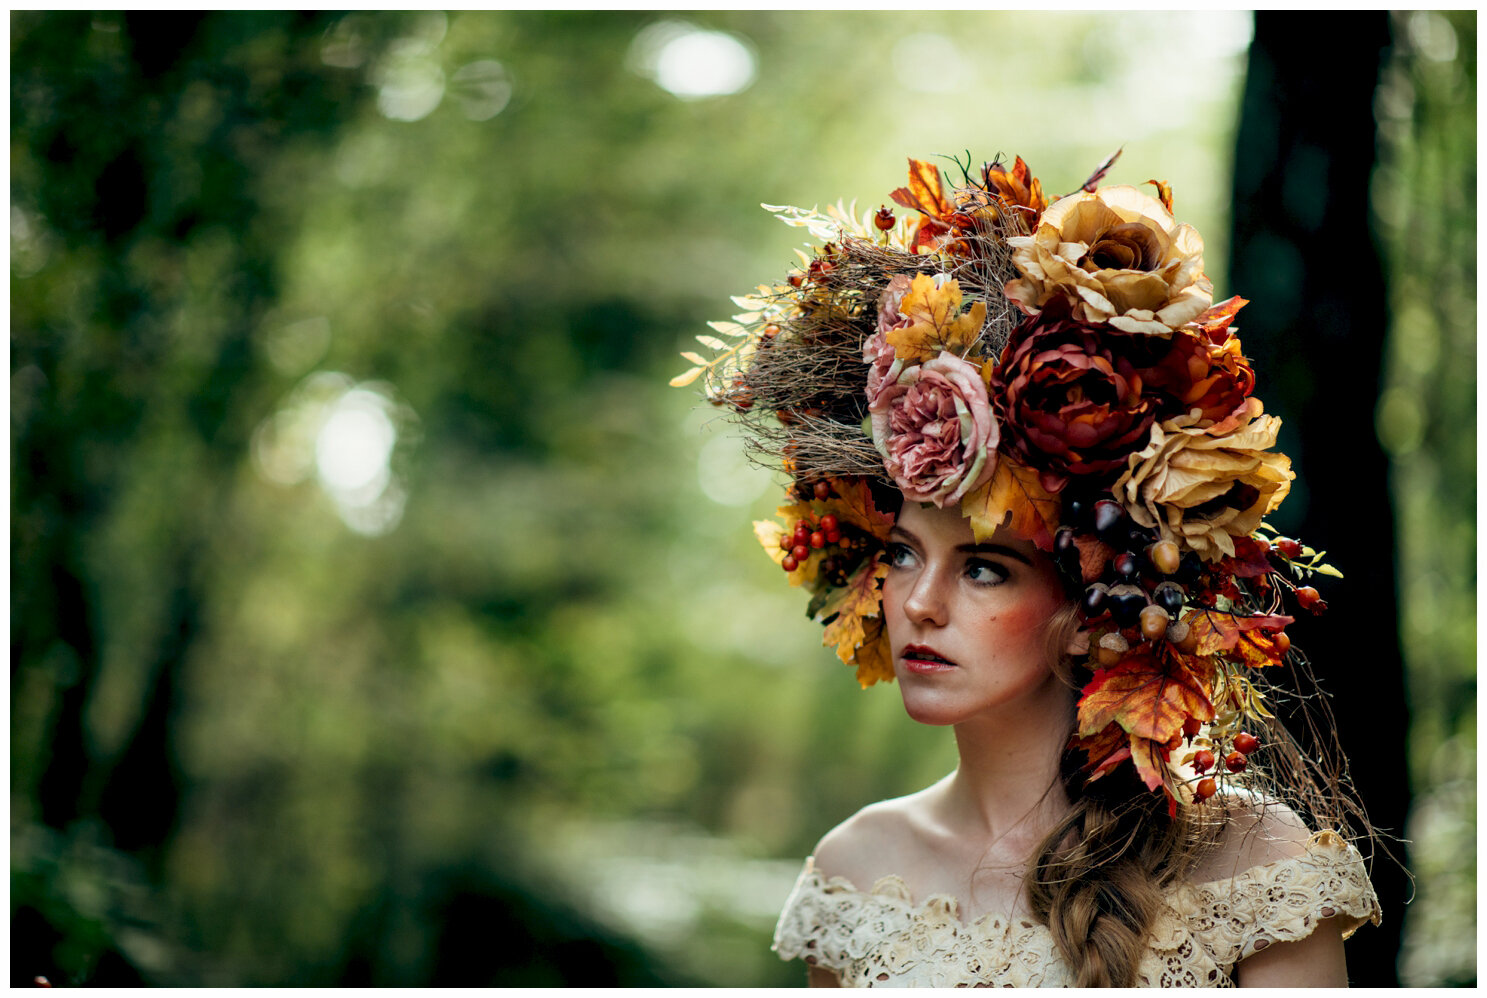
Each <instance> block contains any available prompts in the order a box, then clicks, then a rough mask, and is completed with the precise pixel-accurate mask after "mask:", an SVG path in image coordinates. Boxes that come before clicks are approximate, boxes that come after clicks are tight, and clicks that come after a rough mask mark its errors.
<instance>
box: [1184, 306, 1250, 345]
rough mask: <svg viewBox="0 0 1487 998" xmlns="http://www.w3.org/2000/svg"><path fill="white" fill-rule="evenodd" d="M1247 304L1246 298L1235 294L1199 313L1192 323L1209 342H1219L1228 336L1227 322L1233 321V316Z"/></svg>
mask: <svg viewBox="0 0 1487 998" xmlns="http://www.w3.org/2000/svg"><path fill="white" fill-rule="evenodd" d="M1248 304H1249V299H1248V298H1241V297H1239V296H1238V295H1235V296H1234V297H1233V298H1228V299H1226V300H1224V301H1221V302H1219V303H1218V304H1216V305H1214V306H1213V307H1212V308H1209V309H1208V310H1207V311H1204V312H1202V313H1200V314H1199V315H1198V317H1197V318H1195V319H1194V320H1193V325H1195V326H1197V327H1198V328H1199V329H1201V330H1202V331H1203V332H1204V333H1205V334H1206V335H1207V336H1208V341H1209V342H1210V343H1213V344H1214V345H1218V344H1221V343H1223V342H1224V340H1225V339H1226V338H1227V336H1228V330H1229V324H1230V323H1232V322H1233V321H1234V316H1236V315H1238V314H1239V310H1240V309H1241V308H1244V306H1246V305H1248Z"/></svg>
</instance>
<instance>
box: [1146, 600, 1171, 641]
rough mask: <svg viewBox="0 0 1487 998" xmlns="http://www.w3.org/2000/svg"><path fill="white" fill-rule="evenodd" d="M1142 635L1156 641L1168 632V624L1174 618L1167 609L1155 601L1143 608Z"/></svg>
mask: <svg viewBox="0 0 1487 998" xmlns="http://www.w3.org/2000/svg"><path fill="white" fill-rule="evenodd" d="M1140 617H1141V636H1142V637H1143V638H1145V639H1146V640H1148V641H1155V640H1156V639H1157V638H1160V637H1162V636H1163V635H1164V634H1166V633H1167V626H1168V625H1169V624H1170V623H1171V622H1172V618H1171V617H1170V616H1169V615H1168V613H1167V611H1166V610H1164V609H1162V608H1161V607H1159V606H1157V605H1156V604H1155V603H1152V604H1150V605H1149V606H1146V607H1144V608H1143V609H1142V610H1141V614H1140Z"/></svg>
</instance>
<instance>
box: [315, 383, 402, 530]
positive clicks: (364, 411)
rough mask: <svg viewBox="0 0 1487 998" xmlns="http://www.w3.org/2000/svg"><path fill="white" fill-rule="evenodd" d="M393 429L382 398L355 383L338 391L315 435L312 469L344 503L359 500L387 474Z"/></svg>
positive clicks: (368, 497) (373, 493)
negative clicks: (336, 397) (344, 390)
mask: <svg viewBox="0 0 1487 998" xmlns="http://www.w3.org/2000/svg"><path fill="white" fill-rule="evenodd" d="M397 439H398V431H397V429H396V428H395V427H394V426H393V425H392V419H391V418H389V417H388V414H387V400H386V399H384V398H383V397H382V396H381V395H378V394H376V393H374V392H369V391H366V390H365V389H361V388H357V389H353V390H352V391H349V392H347V393H346V394H345V395H342V396H341V398H340V399H339V400H337V401H336V402H335V404H333V405H332V406H331V408H330V411H329V413H327V414H326V417H325V422H324V423H323V424H322V425H321V427H320V432H319V434H317V435H316V437H315V470H316V472H317V473H318V474H319V476H320V481H321V483H322V484H324V485H325V487H326V489H327V491H329V492H330V493H331V494H332V495H334V496H336V497H337V498H338V499H341V500H342V501H344V502H347V504H348V505H354V506H365V505H368V504H370V503H371V502H372V500H374V499H376V497H377V496H378V495H380V494H381V492H382V489H383V488H384V487H385V486H386V484H387V480H388V474H389V469H388V465H389V462H390V461H391V460H392V448H393V445H394V444H396V443H397Z"/></svg>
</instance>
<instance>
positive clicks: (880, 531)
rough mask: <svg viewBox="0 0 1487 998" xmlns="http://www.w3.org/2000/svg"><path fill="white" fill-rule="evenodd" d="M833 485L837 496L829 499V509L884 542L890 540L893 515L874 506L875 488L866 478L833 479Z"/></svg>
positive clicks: (844, 521)
mask: <svg viewBox="0 0 1487 998" xmlns="http://www.w3.org/2000/svg"><path fill="white" fill-rule="evenodd" d="M831 486H832V489H833V490H834V491H835V492H836V495H835V496H833V497H832V498H831V499H828V500H827V501H826V507H825V512H827V513H832V514H835V516H836V518H837V519H838V520H840V521H841V522H842V523H849V524H851V525H852V526H854V527H856V528H857V529H859V530H861V531H862V532H863V533H866V534H871V535H872V536H873V537H876V538H877V539H878V540H880V541H886V540H888V535H889V533H891V532H892V530H893V514H892V513H883V512H880V511H879V509H878V507H877V506H875V505H873V491H872V488H871V487H869V485H868V483H867V479H866V478H833V479H832V480H831Z"/></svg>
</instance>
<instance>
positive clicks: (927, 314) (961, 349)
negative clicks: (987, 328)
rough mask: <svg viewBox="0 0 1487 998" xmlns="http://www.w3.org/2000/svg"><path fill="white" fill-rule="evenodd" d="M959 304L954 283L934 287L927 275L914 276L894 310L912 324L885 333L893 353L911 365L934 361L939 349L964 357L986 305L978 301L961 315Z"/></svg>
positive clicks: (958, 294) (976, 333)
mask: <svg viewBox="0 0 1487 998" xmlns="http://www.w3.org/2000/svg"><path fill="white" fill-rule="evenodd" d="M960 301H961V294H960V283H959V282H958V281H946V282H945V286H944V287H936V286H935V282H934V278H932V277H930V276H929V275H928V274H916V275H914V281H913V283H912V284H911V285H910V286H909V291H908V293H907V294H905V295H904V298H903V302H902V303H900V305H899V307H898V310H899V313H900V314H902V315H904V316H905V317H907V318H908V319H910V320H911V322H912V324H911V325H909V326H907V327H906V328H904V329H895V330H892V331H890V332H889V333H888V337H887V338H888V343H889V345H890V346H892V347H893V352H894V354H895V355H896V356H897V357H898V358H899V359H900V360H904V361H907V362H909V363H915V364H917V363H920V362H922V361H926V360H932V359H934V358H935V357H937V356H939V353H940V351H941V350H949V351H950V352H951V353H954V354H956V355H957V356H964V355H965V354H966V353H967V352H968V351H969V350H970V348H971V345H972V344H973V343H975V342H976V338H977V337H978V336H980V335H981V326H982V324H983V323H985V321H986V305H985V303H984V302H979V301H978V302H976V303H975V304H974V305H972V306H971V308H970V311H968V312H966V313H965V314H964V315H961V314H960Z"/></svg>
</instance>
